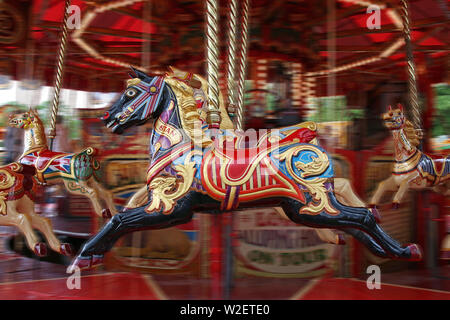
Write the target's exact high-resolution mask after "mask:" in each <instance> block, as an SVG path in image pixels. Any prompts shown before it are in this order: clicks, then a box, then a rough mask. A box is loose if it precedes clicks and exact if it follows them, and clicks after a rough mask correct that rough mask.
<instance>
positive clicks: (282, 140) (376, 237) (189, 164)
mask: <svg viewBox="0 0 450 320" xmlns="http://www.w3.org/2000/svg"><path fill="white" fill-rule="evenodd" d="M133 71H134V73H135V75H136V76H135V77H134V78H133V79H130V80H128V84H127V88H126V90H125V91H124V93H123V94H122V95H121V96H120V98H119V99H118V100H117V101H116V102H115V103H114V104H113V105H112V106H111V108H110V109H109V110H108V111H107V112H106V113H105V115H104V116H103V121H104V123H105V125H106V126H107V127H108V128H110V129H111V130H112V132H114V133H117V134H121V133H123V132H124V130H126V129H127V128H129V127H131V126H134V125H142V124H144V123H145V122H146V121H148V120H149V119H151V118H152V119H155V123H154V129H153V131H152V135H151V138H150V165H149V169H148V172H147V188H148V196H147V203H145V204H144V205H141V206H139V207H136V208H130V209H128V210H126V211H124V212H121V213H118V214H116V215H115V216H114V217H112V219H111V220H110V221H109V222H108V223H106V224H105V225H104V226H103V227H102V229H101V230H100V231H99V232H98V233H97V234H96V235H94V236H93V237H92V238H91V239H89V240H88V241H87V242H86V243H85V244H84V245H83V247H82V249H81V250H80V252H79V253H78V256H77V257H76V259H74V261H73V262H72V264H71V265H70V266H69V268H68V271H69V272H70V271H73V270H74V269H75V268H76V267H78V268H80V269H89V268H93V267H96V266H99V265H101V264H102V263H103V256H104V254H105V253H106V252H107V251H109V250H110V249H111V248H112V246H113V245H114V243H115V242H116V241H117V240H118V239H119V238H120V237H121V236H123V235H124V234H127V233H130V232H133V231H137V230H150V229H162V228H168V227H171V226H174V225H178V224H183V223H187V222H189V221H190V220H191V219H192V216H193V213H194V212H202V213H203V212H204V213H211V214H219V213H221V212H223V211H229V210H230V211H234V210H236V209H238V208H239V209H241V208H246V207H247V208H248V207H251V208H254V207H256V206H272V207H281V208H282V209H283V211H284V213H285V215H286V216H287V217H288V218H289V219H290V220H292V221H293V222H294V223H297V224H302V225H306V226H310V227H314V228H331V229H340V230H343V231H344V232H346V233H349V234H351V235H352V236H354V237H355V238H356V239H358V240H359V241H361V242H362V243H363V244H364V245H366V246H367V247H368V248H369V249H370V250H371V251H372V252H373V253H374V254H376V255H379V256H381V257H385V258H392V259H403V260H409V261H418V260H420V259H421V258H422V253H421V250H420V248H419V246H418V245H416V244H408V245H406V246H402V245H401V244H400V243H398V242H397V241H396V240H394V239H392V238H391V237H390V236H389V235H387V234H386V233H385V232H384V230H383V229H382V228H381V227H380V226H379V225H378V224H377V222H376V219H375V217H374V215H373V213H372V209H370V208H365V207H351V206H346V205H343V204H341V203H340V202H339V201H338V200H337V199H336V196H335V193H334V185H333V166H332V162H331V159H330V157H329V156H328V154H327V153H326V151H325V150H324V149H323V148H321V147H320V146H318V145H315V144H311V143H301V142H299V141H300V139H299V136H303V135H308V134H309V132H310V131H311V130H308V126H309V125H311V123H303V124H298V125H295V126H290V127H285V128H280V129H277V130H266V131H263V132H260V133H259V136H256V137H248V136H247V137H246V134H244V133H242V132H239V131H234V130H231V128H227V127H226V124H227V123H231V121H230V119H229V118H228V115H227V113H226V111H224V107H223V106H221V115H222V122H221V127H220V129H218V130H217V129H213V130H211V129H209V128H208V127H207V126H203V127H202V121H201V117H200V116H199V113H198V112H197V105H198V104H197V102H196V101H195V99H194V98H193V96H194V90H193V87H191V86H189V85H188V84H187V83H186V82H184V81H182V79H181V80H180V79H176V78H175V77H170V76H167V75H165V76H162V75H153V76H150V75H147V74H145V73H143V72H141V71H139V70H135V69H133ZM224 117H227V118H224ZM224 124H225V125H224ZM247 138H248V139H247Z"/></svg>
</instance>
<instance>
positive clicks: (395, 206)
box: [392, 202, 400, 210]
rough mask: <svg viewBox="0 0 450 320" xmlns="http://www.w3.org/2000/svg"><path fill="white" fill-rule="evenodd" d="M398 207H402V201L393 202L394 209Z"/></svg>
mask: <svg viewBox="0 0 450 320" xmlns="http://www.w3.org/2000/svg"><path fill="white" fill-rule="evenodd" d="M398 208H400V203H398V202H392V209H394V210H397V209H398Z"/></svg>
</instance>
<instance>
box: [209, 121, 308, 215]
mask: <svg viewBox="0 0 450 320" xmlns="http://www.w3.org/2000/svg"><path fill="white" fill-rule="evenodd" d="M286 131H287V132H282V133H283V135H284V137H283V138H281V137H280V136H279V135H275V134H274V135H272V134H271V132H270V131H267V133H265V134H263V135H262V136H260V137H256V135H254V136H250V137H248V136H244V135H230V136H225V137H222V138H221V139H216V140H215V144H214V147H213V148H211V150H210V151H209V152H207V154H206V155H205V157H204V159H203V161H202V168H201V172H202V184H203V186H205V189H206V190H207V191H208V193H209V194H210V195H211V196H212V197H213V198H215V199H217V200H220V201H222V209H223V210H233V209H235V208H236V207H237V206H238V203H239V201H252V200H255V199H258V198H261V197H270V196H290V197H294V198H296V199H298V200H299V201H302V202H304V201H305V199H304V196H303V193H302V192H301V191H300V190H298V187H297V186H296V185H295V183H293V182H292V181H291V179H289V178H288V177H287V176H285V175H284V174H283V173H282V172H280V170H278V169H277V167H276V165H275V164H274V163H273V161H272V160H271V159H270V156H269V153H270V152H272V151H274V150H277V149H279V148H280V147H282V146H288V145H290V144H294V143H308V142H311V141H312V140H313V139H314V138H315V137H316V132H315V130H311V129H309V128H292V127H291V128H290V129H288V130H286ZM246 138H248V139H246Z"/></svg>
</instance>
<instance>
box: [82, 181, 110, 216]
mask: <svg viewBox="0 0 450 320" xmlns="http://www.w3.org/2000/svg"><path fill="white" fill-rule="evenodd" d="M89 183H90V184H91V186H92V188H93V189H95V191H96V192H97V194H98V195H100V197H101V198H102V199H103V201H105V203H106V204H107V205H108V208H109V210H110V211H111V214H112V215H115V214H117V209H116V205H115V204H114V197H113V195H112V193H111V192H110V191H109V190H106V189H105V188H103V186H102V185H101V184H100V183H99V182H98V181H97V180H95V178H94V177H92V178H91V179H89Z"/></svg>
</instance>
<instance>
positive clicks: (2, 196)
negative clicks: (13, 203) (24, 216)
mask: <svg viewBox="0 0 450 320" xmlns="http://www.w3.org/2000/svg"><path fill="white" fill-rule="evenodd" d="M7 195H8V192H5V191H0V214H2V215H6V207H7V206H6V196H7Z"/></svg>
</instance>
